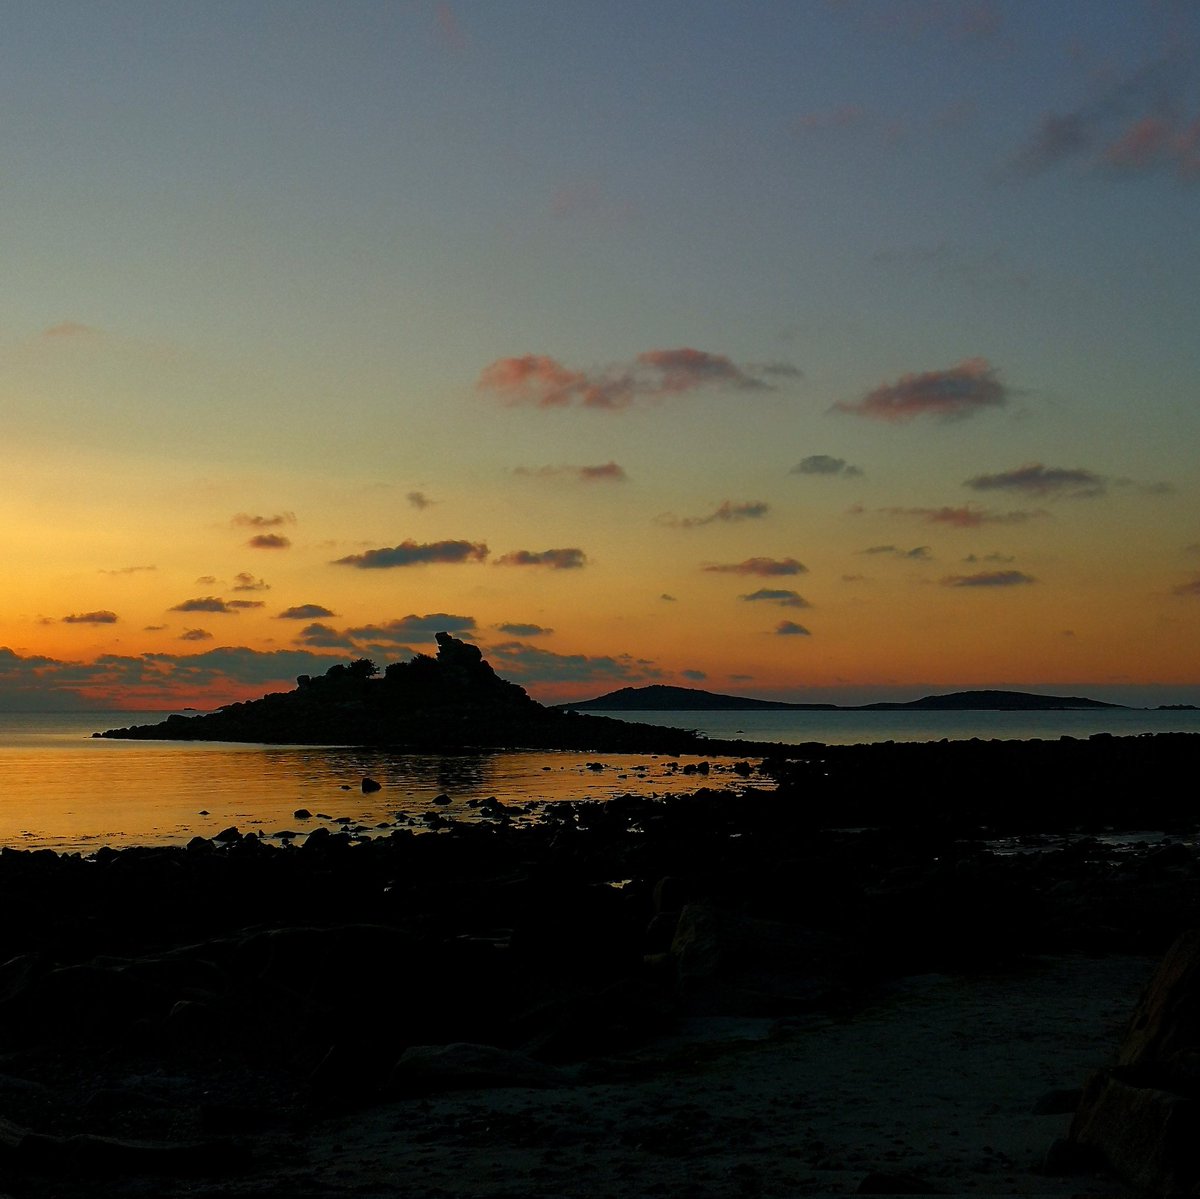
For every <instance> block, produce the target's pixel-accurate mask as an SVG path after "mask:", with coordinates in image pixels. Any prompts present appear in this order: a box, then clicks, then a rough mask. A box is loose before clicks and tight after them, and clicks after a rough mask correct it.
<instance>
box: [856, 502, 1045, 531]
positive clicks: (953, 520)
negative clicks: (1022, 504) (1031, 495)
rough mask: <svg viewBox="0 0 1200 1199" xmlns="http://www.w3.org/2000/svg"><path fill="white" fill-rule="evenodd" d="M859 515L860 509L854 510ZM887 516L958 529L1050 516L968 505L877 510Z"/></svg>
mask: <svg viewBox="0 0 1200 1199" xmlns="http://www.w3.org/2000/svg"><path fill="white" fill-rule="evenodd" d="M854 511H855V512H856V513H861V512H862V511H863V510H862V509H861V508H859V509H856V510H854ZM876 511H878V512H885V513H887V515H888V516H917V517H920V518H921V519H923V520H925V521H927V522H928V523H929V524H931V525H951V526H953V527H955V528H959V529H974V528H978V527H979V526H980V525H1018V524H1024V523H1025V521H1027V520H1034V519H1036V518H1037V517H1041V516H1049V515H1050V514H1049V513H1048V512H1046V511H1044V510H1042V509H1040V508H1038V509H1035V510H1034V511H1032V512H1022V511H1017V512H990V511H988V509H987V508H975V507H972V506H971V505H970V504H963V505H962V506H961V507H958V508H952V507H950V506H948V505H944V506H943V507H941V508H878V509H876Z"/></svg>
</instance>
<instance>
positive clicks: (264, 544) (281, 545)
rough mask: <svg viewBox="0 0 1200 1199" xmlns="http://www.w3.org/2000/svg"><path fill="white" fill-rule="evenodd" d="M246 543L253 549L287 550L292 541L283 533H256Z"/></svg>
mask: <svg viewBox="0 0 1200 1199" xmlns="http://www.w3.org/2000/svg"><path fill="white" fill-rule="evenodd" d="M246 544H247V545H248V546H249V547H250V548H251V549H252V550H286V549H287V548H288V546H290V545H291V544H292V543H291V541H290V540H289V539H288V538H287V537H285V536H284V535H283V534H282V533H256V534H255V535H254V536H253V537H251V538H250V540H249V541H247V542H246Z"/></svg>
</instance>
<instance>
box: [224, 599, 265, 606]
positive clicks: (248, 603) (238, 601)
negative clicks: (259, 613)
mask: <svg viewBox="0 0 1200 1199" xmlns="http://www.w3.org/2000/svg"><path fill="white" fill-rule="evenodd" d="M228 604H229V607H231V608H265V607H266V606H267V602H266V600H246V599H232V600H229V601H228Z"/></svg>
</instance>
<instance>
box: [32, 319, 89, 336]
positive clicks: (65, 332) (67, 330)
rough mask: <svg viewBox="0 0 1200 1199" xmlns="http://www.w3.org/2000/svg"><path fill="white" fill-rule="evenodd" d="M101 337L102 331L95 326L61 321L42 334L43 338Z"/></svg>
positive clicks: (44, 330)
mask: <svg viewBox="0 0 1200 1199" xmlns="http://www.w3.org/2000/svg"><path fill="white" fill-rule="evenodd" d="M99 335H100V330H99V329H97V328H96V327H95V326H94V325H85V324H82V323H81V322H79V321H60V322H59V323H58V324H57V325H51V326H50V327H49V328H48V329H43V330H42V332H41V336H42V337H47V338H70V337H98V336H99Z"/></svg>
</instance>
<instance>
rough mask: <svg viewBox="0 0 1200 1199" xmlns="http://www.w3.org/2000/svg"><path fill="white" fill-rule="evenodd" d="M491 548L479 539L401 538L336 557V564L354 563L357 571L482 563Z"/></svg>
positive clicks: (349, 564)
mask: <svg viewBox="0 0 1200 1199" xmlns="http://www.w3.org/2000/svg"><path fill="white" fill-rule="evenodd" d="M487 556H488V547H487V546H486V545H484V544H483V543H482V542H478V541H431V542H425V543H419V542H416V541H402V542H401V543H400V544H399V545H395V546H392V547H390V548H385V549H377V550H366V551H365V552H364V553H361V554H347V555H346V557H344V558H336V559H335V560H334V562H333V565H334V566H353V567H356V568H357V569H358V570H390V569H392V568H393V567H400V566H423V565H426V564H427V563H431V562H482V561H483V560H484V559H485V558H486V557H487Z"/></svg>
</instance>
